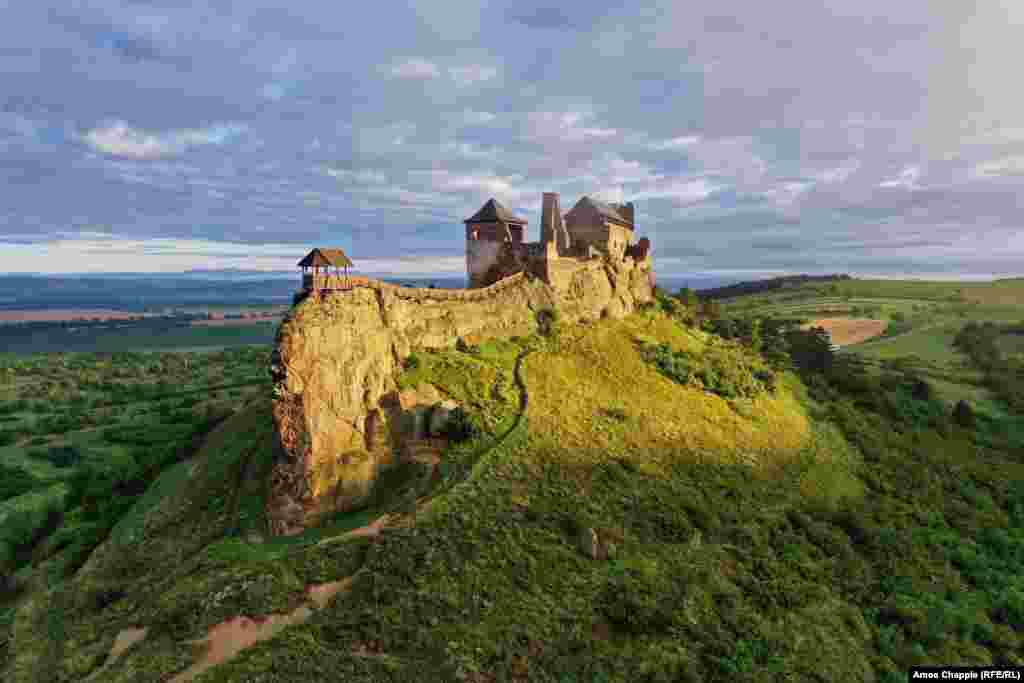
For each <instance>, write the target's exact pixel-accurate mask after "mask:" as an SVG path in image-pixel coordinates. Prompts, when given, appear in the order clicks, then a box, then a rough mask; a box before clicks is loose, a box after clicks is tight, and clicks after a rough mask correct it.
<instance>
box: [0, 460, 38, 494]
mask: <svg viewBox="0 0 1024 683" xmlns="http://www.w3.org/2000/svg"><path fill="white" fill-rule="evenodd" d="M40 486H41V482H40V481H39V480H38V479H36V478H35V477H33V476H32V475H31V474H29V473H28V472H26V471H25V470H23V469H21V468H20V467H11V466H9V465H5V464H3V463H0V501H5V500H9V499H11V498H15V497H17V496H20V495H21V494H23V493H28V492H29V491H32V490H34V489H37V488H40Z"/></svg>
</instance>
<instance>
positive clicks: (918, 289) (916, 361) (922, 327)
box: [722, 280, 1024, 415]
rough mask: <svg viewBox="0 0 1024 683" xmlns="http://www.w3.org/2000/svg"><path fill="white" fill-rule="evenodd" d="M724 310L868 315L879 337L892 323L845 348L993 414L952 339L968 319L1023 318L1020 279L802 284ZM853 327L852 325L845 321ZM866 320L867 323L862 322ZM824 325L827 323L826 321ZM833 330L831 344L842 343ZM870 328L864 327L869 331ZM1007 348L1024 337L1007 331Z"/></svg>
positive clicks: (732, 302)
mask: <svg viewBox="0 0 1024 683" xmlns="http://www.w3.org/2000/svg"><path fill="white" fill-rule="evenodd" d="M722 308H723V311H724V313H725V314H726V315H733V316H740V317H745V316H757V317H781V318H798V319H802V320H805V321H808V322H810V321H817V322H819V323H822V322H823V321H824V320H837V319H843V318H845V319H851V318H861V319H868V318H870V319H873V320H874V323H873V325H874V327H873V329H872V332H875V333H876V335H877V334H881V333H882V332H884V330H885V328H886V326H887V325H888V324H889V323H890V322H891V323H892V324H893V325H894V326H896V328H897V329H905V331H901V332H897V333H896V334H895V335H894V336H890V337H884V338H864V337H857V336H855V337H852V338H853V339H857V340H858V341H859V343H857V342H854V341H846V342H845V344H855V345H854V346H851V347H847V348H844V349H843V351H842V353H853V354H856V355H859V356H862V357H864V358H865V359H871V360H875V361H894V360H905V361H906V360H910V361H912V363H913V365H914V367H916V368H917V371H918V372H920V373H921V374H922V375H923V376H924V377H926V378H927V379H928V381H929V382H930V383H931V384H932V386H933V388H934V389H935V391H936V392H937V393H938V395H939V396H940V398H941V399H942V400H943V401H946V402H947V404H953V403H955V402H956V401H959V400H960V399H967V400H969V401H971V402H972V404H973V405H975V406H976V407H978V408H980V409H982V410H985V411H987V412H989V413H990V414H993V415H1001V414H1004V412H1005V410H1006V408H1005V406H1003V405H1002V403H1001V402H999V401H997V400H996V399H995V398H994V396H993V395H992V393H991V392H990V391H989V390H988V389H986V388H984V387H983V386H982V376H981V373H979V372H978V371H977V369H976V368H974V367H972V365H971V363H970V360H969V359H968V357H967V356H966V355H965V354H962V353H960V352H959V351H958V350H957V349H955V348H953V340H954V339H955V337H956V335H957V333H958V332H959V331H960V329H962V328H963V326H964V325H965V324H966V323H968V322H970V321H977V322H984V321H992V322H997V323H1016V322H1020V321H1024V280H1005V281H1001V282H922V281H914V280H904V281H900V280H846V281H842V282H837V283H830V284H828V285H822V284H816V283H812V284H807V285H803V286H800V287H789V288H786V289H780V290H773V291H770V292H762V293H758V294H752V295H747V296H743V297H737V298H733V299H729V300H728V301H725V302H723V306H722ZM846 324H847V325H853V326H854V328H853V329H856V325H854V324H853V323H846ZM862 325H865V326H866V325H867V323H862ZM823 326H824V325H823ZM837 333H838V330H837V331H836V333H833V334H832V335H830V336H832V338H833V342H834V343H836V344H839V345H840V346H844V342H843V341H840V340H839V339H840V337H839V336H838V334H837ZM866 333H867V332H866V331H865V332H863V334H866ZM998 344H999V346H1000V348H1001V350H1002V351H1003V352H1004V353H1024V335H1022V336H1016V335H1004V336H1003V337H1001V338H1000V339H999V341H998Z"/></svg>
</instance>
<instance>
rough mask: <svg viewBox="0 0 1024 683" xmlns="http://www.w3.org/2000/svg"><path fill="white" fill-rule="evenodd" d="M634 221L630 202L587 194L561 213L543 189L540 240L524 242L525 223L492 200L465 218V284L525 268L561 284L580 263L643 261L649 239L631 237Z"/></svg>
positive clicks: (553, 197) (488, 280) (473, 285)
mask: <svg viewBox="0 0 1024 683" xmlns="http://www.w3.org/2000/svg"><path fill="white" fill-rule="evenodd" d="M634 220H635V211H634V207H633V203H632V202H629V203H627V204H606V203H605V202H601V201H598V200H596V199H593V198H591V197H587V196H584V197H583V198H582V199H580V200H579V201H578V202H576V205H575V206H573V207H572V209H570V210H569V212H568V213H566V214H565V216H564V217H563V216H562V213H561V210H560V208H559V202H558V193H556V192H545V193H544V195H543V205H542V209H541V228H540V241H539V242H524V241H523V232H524V230H525V228H526V225H527V222H528V221H526V219H523V218H519V217H517V216H515V215H514V214H513V213H512V212H511V211H509V210H508V209H507V208H505V207H504V206H502V205H501V203H499V202H498V201H497V200H496V199H494V198H491V199H489V200H487V202H486V203H485V204H484V205H483V206H482V207H481V208H480V210H479V211H477V212H476V213H475V214H473V215H472V216H470V217H469V218H467V219H466V220H465V221H463V223H464V224H465V226H466V274H467V277H468V286H469V287H470V288H471V289H474V288H479V287H486V286H488V285H491V284H493V283H495V282H497V281H499V280H501V279H503V278H506V277H509V276H510V275H514V274H516V273H523V272H525V273H530V274H531V275H533V276H535V277H537V278H540V279H541V280H543V281H544V282H545V283H547V284H549V285H552V286H555V287H559V286H560V285H565V284H567V279H569V278H571V276H572V273H573V272H574V271H575V270H576V268H577V267H578V265H579V264H580V263H581V262H584V261H589V260H593V259H600V258H608V259H610V260H612V261H617V262H622V261H625V260H635V261H643V260H645V259H646V258H647V253H648V251H649V250H650V240H648V239H647V238H646V237H644V238H641V239H640V240H638V241H636V242H634V241H633V234H634V228H635V224H634Z"/></svg>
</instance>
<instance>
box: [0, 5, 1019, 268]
mask: <svg viewBox="0 0 1024 683" xmlns="http://www.w3.org/2000/svg"><path fill="white" fill-rule="evenodd" d="M975 5H981V6H982V7H981V8H978V7H976V6H975ZM196 7H200V9H196ZM0 16H2V17H3V22H2V23H0V198H2V201H0V272H32V271H35V272H60V271H65V272H67V271H70V272H97V271H118V272H126V271H177V270H185V269H191V268H200V269H203V268H211V269H214V268H243V269H292V268H293V267H294V264H295V262H296V261H297V260H298V259H299V258H301V257H302V256H303V255H304V253H305V251H306V250H307V249H308V248H309V247H310V246H313V245H323V246H341V247H342V248H344V249H345V250H346V251H347V252H348V253H350V254H351V255H352V257H353V258H354V260H355V261H356V263H357V266H360V267H361V268H362V269H363V270H364V271H374V272H392V273H396V274H397V273H403V274H413V273H430V274H443V273H454V274H458V273H462V272H463V271H464V267H465V262H464V258H463V243H462V235H463V232H462V229H461V221H462V220H463V219H464V218H466V217H468V216H469V215H471V214H472V213H473V212H474V211H475V210H476V209H477V208H479V206H480V205H481V204H482V203H483V202H484V201H486V200H487V199H488V198H489V197H492V196H493V197H496V198H497V199H498V200H499V201H501V202H503V203H504V204H506V205H507V206H509V207H510V208H512V209H513V210H514V211H516V212H517V213H519V214H520V215H522V216H523V217H525V218H527V219H529V221H530V225H529V229H530V234H531V236H532V238H533V239H536V236H537V234H538V225H537V224H538V222H539V218H540V199H541V193H542V192H544V191H556V192H560V193H561V197H562V200H561V201H562V207H563V210H565V209H568V207H569V206H571V205H572V204H573V203H574V202H575V201H576V200H577V199H578V198H579V197H580V196H581V195H583V194H591V195H595V196H599V197H601V198H604V199H607V200H614V201H621V200H633V201H635V202H636V205H637V223H638V226H639V230H638V233H639V234H638V236H639V235H647V236H648V237H650V238H651V240H652V242H653V248H654V256H655V262H656V268H657V271H658V273H659V274H664V275H672V274H683V273H696V272H708V273H743V272H751V273H754V272H760V273H771V272H810V273H820V272H835V271H844V272H851V273H858V274H868V275H870V274H888V275H898V274H908V275H915V276H922V277H923V276H943V277H954V276H957V275H974V276H977V275H989V276H991V275H995V276H1008V275H1018V274H1022V273H1024V230H1022V224H1024V212H1022V208H1024V207H1022V204H1024V200H1022V197H1024V193H1022V190H1024V95H1022V94H1021V92H1022V91H1021V89H1020V88H1019V87H1018V85H1019V84H1018V81H1019V78H1018V77H1017V73H1016V71H1017V70H1018V68H1019V64H1020V63H1021V59H1022V57H1024V49H1022V48H1021V45H1024V42H1022V41H1021V40H1020V35H1021V30H1022V28H1024V4H1022V3H1020V2H1019V0H986V1H985V2H983V3H971V2H963V0H955V1H947V0H902V1H900V2H893V1H892V0H857V1H856V2H853V1H852V0H776V1H775V2H763V1H762V0H695V1H693V2H685V3H683V2H675V1H665V2H651V1H648V2H644V3H626V2H624V1H621V0H587V2H583V1H581V0H559V2H538V1H537V0H509V1H508V2H501V1H495V2H486V3H482V4H481V3H477V2H467V1H463V0H446V2H443V3H442V2H427V1H425V0H413V1H411V2H404V3H400V4H399V3H393V2H390V1H389V0H377V1H376V2H371V3H357V4H353V3H339V2H299V3H283V2H282V3H279V4H268V3H264V2H261V1H260V0H245V1H244V2H225V1H220V0H208V1H207V2H204V3H191V2H184V0H182V1H175V0H157V1H153V2H145V1H131V2H129V1H122V2H114V1H112V0H111V1H100V0H97V1H88V0H83V1H79V2H67V1H66V0H61V1H60V2H54V3H47V2H44V1H39V2H26V1H22V0H0Z"/></svg>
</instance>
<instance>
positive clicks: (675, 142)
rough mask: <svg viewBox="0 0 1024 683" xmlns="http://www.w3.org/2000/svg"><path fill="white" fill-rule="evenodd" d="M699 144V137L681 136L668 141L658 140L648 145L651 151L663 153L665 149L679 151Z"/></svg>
mask: <svg viewBox="0 0 1024 683" xmlns="http://www.w3.org/2000/svg"><path fill="white" fill-rule="evenodd" d="M698 142H700V136H699V135H682V136H679V137H675V138H669V139H668V140H660V141H658V142H653V143H651V144H650V148H651V149H655V150H659V151H664V150H667V149H681V148H684V147H689V146H690V145H694V144H696V143H698Z"/></svg>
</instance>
